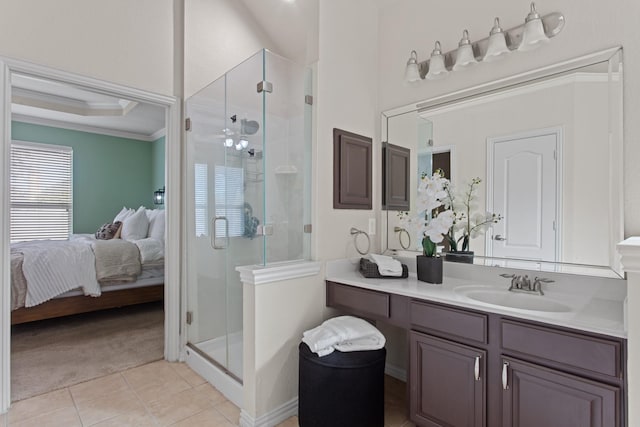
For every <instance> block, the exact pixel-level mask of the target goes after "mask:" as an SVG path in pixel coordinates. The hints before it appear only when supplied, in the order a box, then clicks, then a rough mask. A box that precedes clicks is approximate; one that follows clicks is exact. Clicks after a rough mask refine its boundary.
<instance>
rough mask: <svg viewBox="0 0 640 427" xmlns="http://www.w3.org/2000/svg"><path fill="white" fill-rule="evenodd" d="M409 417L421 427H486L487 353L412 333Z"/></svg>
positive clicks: (410, 341) (410, 342) (410, 337)
mask: <svg viewBox="0 0 640 427" xmlns="http://www.w3.org/2000/svg"><path fill="white" fill-rule="evenodd" d="M409 345H410V352H409V354H410V359H411V360H410V368H409V370H410V372H411V380H410V382H409V413H410V414H411V418H412V420H413V422H415V423H417V424H418V425H422V426H430V427H431V426H468V427H481V426H484V425H485V419H486V416H485V407H486V402H485V400H486V381H485V373H486V371H487V370H486V365H485V362H486V360H487V353H486V352H485V351H483V350H479V349H476V348H473V347H469V346H466V345H461V344H457V343H455V342H452V341H447V340H442V339H439V338H435V337H431V336H429V335H425V334H421V333H419V332H415V331H411V332H410V333H409Z"/></svg>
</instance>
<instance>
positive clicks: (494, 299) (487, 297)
mask: <svg viewBox="0 0 640 427" xmlns="http://www.w3.org/2000/svg"><path fill="white" fill-rule="evenodd" d="M460 293H461V294H462V295H464V296H466V297H467V298H471V299H472V300H476V301H480V302H484V303H487V304H492V305H498V306H501V307H509V308H518V309H521V310H532V311H546V312H552V313H565V312H568V311H571V308H570V307H569V306H567V305H564V304H562V303H559V302H557V301H554V300H551V299H548V298H547V297H545V296H542V295H536V294H523V293H514V292H509V291H507V290H506V289H505V290H498V289H486V288H485V289H478V288H472V289H467V290H460Z"/></svg>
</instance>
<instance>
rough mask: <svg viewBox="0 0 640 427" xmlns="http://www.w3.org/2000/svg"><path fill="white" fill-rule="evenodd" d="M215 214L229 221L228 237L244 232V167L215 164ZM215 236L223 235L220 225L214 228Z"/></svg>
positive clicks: (237, 235) (240, 234)
mask: <svg viewBox="0 0 640 427" xmlns="http://www.w3.org/2000/svg"><path fill="white" fill-rule="evenodd" d="M215 194H216V216H224V217H226V218H227V221H228V222H229V237H239V236H242V235H243V234H244V169H243V168H234V167H229V166H220V165H216V167H215ZM215 237H216V238H222V237H224V229H223V228H222V227H220V228H218V229H216V236H215Z"/></svg>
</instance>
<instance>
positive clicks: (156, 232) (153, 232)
mask: <svg viewBox="0 0 640 427" xmlns="http://www.w3.org/2000/svg"><path fill="white" fill-rule="evenodd" d="M151 212H153V213H152V214H151V218H150V220H149V235H148V236H147V237H151V238H153V239H156V240H160V241H161V242H163V243H164V227H165V222H166V221H165V213H164V209H155V210H154V211H151ZM147 216H149V211H147Z"/></svg>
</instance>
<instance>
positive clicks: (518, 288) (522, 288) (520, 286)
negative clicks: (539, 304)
mask: <svg viewBox="0 0 640 427" xmlns="http://www.w3.org/2000/svg"><path fill="white" fill-rule="evenodd" d="M500 276H501V277H504V278H507V279H511V286H509V289H508V290H509V291H511V292H527V293H535V294H538V295H544V292H542V284H543V283H553V280H551V279H545V278H544V277H537V276H536V277H534V279H533V283H531V279H529V276H528V275H526V274H525V275H523V276H520V275H517V274H501V275H500Z"/></svg>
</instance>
